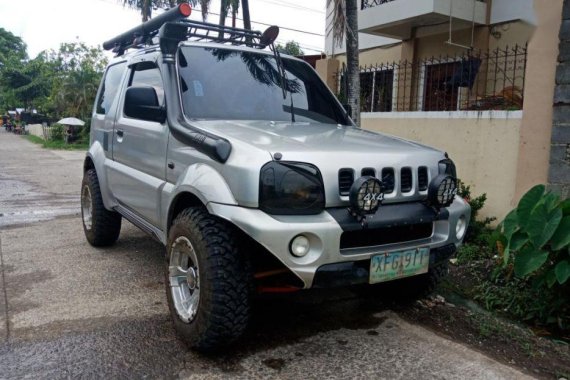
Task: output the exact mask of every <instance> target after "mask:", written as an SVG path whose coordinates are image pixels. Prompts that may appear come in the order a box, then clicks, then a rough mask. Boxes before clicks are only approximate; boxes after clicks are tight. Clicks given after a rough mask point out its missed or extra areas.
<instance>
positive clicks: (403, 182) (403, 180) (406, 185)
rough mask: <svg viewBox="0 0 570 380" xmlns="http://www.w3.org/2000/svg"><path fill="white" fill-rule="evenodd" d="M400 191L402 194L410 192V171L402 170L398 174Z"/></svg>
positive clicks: (409, 169) (408, 169) (407, 169)
mask: <svg viewBox="0 0 570 380" xmlns="http://www.w3.org/2000/svg"><path fill="white" fill-rule="evenodd" d="M400 190H401V191H402V193H408V192H410V191H412V169H411V168H402V172H401V173H400Z"/></svg>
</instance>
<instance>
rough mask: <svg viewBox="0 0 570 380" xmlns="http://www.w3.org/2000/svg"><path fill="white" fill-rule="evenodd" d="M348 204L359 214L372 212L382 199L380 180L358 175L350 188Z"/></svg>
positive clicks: (376, 208)
mask: <svg viewBox="0 0 570 380" xmlns="http://www.w3.org/2000/svg"><path fill="white" fill-rule="evenodd" d="M349 197H350V206H351V207H352V210H353V211H356V212H358V213H361V214H373V213H375V212H376V210H378V207H380V204H381V203H382V201H383V200H384V192H383V191H382V182H381V181H380V180H379V179H378V178H374V177H360V178H358V179H357V180H356V181H354V183H353V184H352V187H351V188H350V193H349Z"/></svg>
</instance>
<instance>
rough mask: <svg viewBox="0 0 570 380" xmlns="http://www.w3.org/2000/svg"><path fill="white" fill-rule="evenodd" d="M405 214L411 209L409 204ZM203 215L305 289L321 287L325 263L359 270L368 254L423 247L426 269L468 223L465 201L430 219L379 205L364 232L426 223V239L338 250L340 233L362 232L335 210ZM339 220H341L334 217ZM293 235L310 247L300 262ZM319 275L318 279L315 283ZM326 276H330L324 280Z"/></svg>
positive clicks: (215, 208) (234, 209) (212, 207)
mask: <svg viewBox="0 0 570 380" xmlns="http://www.w3.org/2000/svg"><path fill="white" fill-rule="evenodd" d="M394 206H396V205H394ZM414 207H415V206H414ZM407 209H408V210H414V208H413V207H412V205H411V206H410V207H408V208H407ZM208 210H209V212H210V213H211V214H213V215H217V216H218V217H221V218H223V219H226V220H228V221H230V222H231V223H233V224H234V225H236V226H237V227H239V228H240V229H241V230H243V231H244V232H245V233H247V234H248V235H249V236H251V237H252V238H253V239H255V240H256V241H257V242H259V243H260V244H261V245H262V246H263V247H265V248H266V249H267V250H268V251H269V252H271V253H272V254H273V255H274V256H275V257H277V258H278V259H279V260H280V261H281V262H282V263H283V264H284V265H285V266H286V267H287V268H289V269H290V270H291V271H292V272H293V273H294V274H295V275H297V276H298V277H299V278H300V279H301V280H302V281H303V283H304V284H305V288H311V287H314V286H319V287H320V286H323V285H322V284H321V280H320V279H319V281H318V283H315V275H316V274H317V272H323V273H324V272H330V271H327V270H326V269H327V268H329V269H332V268H334V267H327V266H328V265H330V264H342V263H344V264H345V265H344V266H342V265H341V266H339V267H338V268H339V269H340V271H342V270H345V269H347V268H348V267H349V266H350V265H353V264H354V263H360V264H358V265H357V267H358V266H359V265H360V266H366V265H365V264H364V265H362V263H366V261H368V262H370V258H371V257H372V256H373V255H377V254H380V253H385V252H388V251H397V250H404V249H410V248H415V247H429V248H430V265H432V261H434V260H435V261H437V257H436V256H437V255H438V253H437V252H440V251H442V250H441V248H442V247H450V246H453V252H454V251H455V249H456V248H457V247H458V246H459V245H460V244H461V240H459V239H457V237H456V234H455V228H456V224H457V221H458V220H459V218H460V217H461V216H463V217H464V218H465V220H469V216H470V214H471V209H470V207H469V205H468V204H467V202H465V201H464V200H463V199H461V198H459V197H456V198H455V200H454V202H453V203H452V204H451V206H449V207H448V208H447V209H445V210H442V211H441V212H440V213H439V214H437V215H435V216H433V215H432V217H431V218H429V215H428V214H425V213H422V212H412V213H411V214H409V215H402V213H401V212H391V213H390V212H388V211H389V210H393V211H396V210H399V209H396V208H390V206H388V205H387V206H382V207H380V209H379V210H378V214H377V215H378V216H376V215H375V216H374V218H372V221H373V222H371V223H369V225H368V229H370V230H371V231H374V228H382V227H386V226H392V227H393V226H396V227H397V226H402V225H409V224H413V223H418V222H422V223H425V222H429V223H432V224H433V229H432V233H431V236H429V237H424V238H421V239H416V240H412V241H404V242H401V241H396V242H394V241H393V240H386V241H387V243H386V244H380V245H373V246H365V247H350V248H342V249H341V237H342V235H343V232H345V231H350V230H354V229H356V228H362V227H359V226H358V224H356V225H355V224H354V223H353V222H352V221H350V220H348V219H345V218H344V214H343V213H342V212H340V211H339V209H334V210H329V211H330V212H329V211H324V212H322V213H320V214H318V215H299V216H297V215H268V214H266V213H265V212H263V211H261V210H258V209H250V208H244V207H239V206H231V205H224V204H219V203H208ZM345 212H346V210H345ZM404 214H405V213H404ZM339 215H342V216H343V217H339ZM299 234H303V235H305V236H306V237H307V238H308V239H309V241H310V243H311V248H310V250H309V253H307V255H306V256H304V257H295V256H293V255H291V253H290V251H289V244H290V242H291V240H292V239H293V238H294V237H296V236H297V235H299ZM443 251H444V252H449V248H445V249H444V250H443ZM453 252H451V254H452V253H453ZM448 256H449V255H447V257H448ZM435 261H434V263H435ZM351 268H352V267H351ZM351 270H352V269H351ZM359 273H360V276H363V275H364V274H363V273H364V272H361V271H360V272H359ZM320 276H321V275H320V274H319V278H320ZM326 276H329V277H330V275H326ZM358 281H360V280H358ZM328 282H329V281H325V283H328Z"/></svg>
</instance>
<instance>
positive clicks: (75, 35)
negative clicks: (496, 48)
mask: <svg viewBox="0 0 570 380" xmlns="http://www.w3.org/2000/svg"><path fill="white" fill-rule="evenodd" d="M325 3H326V0H250V1H249V7H250V16H251V20H252V27H253V28H254V29H257V30H261V31H263V30H265V29H266V28H267V26H266V25H261V24H258V23H256V21H259V22H262V23H265V24H270V25H278V26H280V27H281V28H282V29H281V32H280V34H279V38H278V42H281V43H283V44H284V43H286V42H287V41H290V40H295V41H297V42H299V43H300V45H301V49H302V50H303V51H304V52H305V54H319V53H320V52H322V51H324V44H325V37H324V33H325ZM197 8H198V9H199V6H198V7H197ZM219 8H220V1H219V0H212V2H211V7H210V11H211V12H213V13H219ZM241 17H242V14H241V9H240V13H239V14H238V18H241ZM190 18H191V19H196V20H201V19H202V16H201V12H200V11H199V10H193V12H192V15H191V16H190ZM208 21H209V22H213V23H216V24H217V23H218V22H219V16H217V15H210V16H209V18H208ZM141 22H142V21H141V16H140V11H138V10H134V9H129V8H125V7H124V6H123V5H122V1H121V0H49V1H46V0H0V27H2V28H4V29H6V30H8V31H10V32H12V33H13V34H15V35H17V36H19V37H21V38H22V39H23V40H24V42H25V43H26V44H27V46H28V55H29V56H30V57H31V58H34V57H35V56H36V55H37V54H38V53H39V52H41V51H43V50H46V49H58V47H59V45H60V44H61V43H63V42H78V41H81V42H85V43H87V45H90V46H97V45H102V44H103V42H104V41H106V40H108V39H110V38H112V37H115V36H116V35H118V34H120V33H122V32H125V31H127V30H128V29H131V28H133V27H135V26H137V25H139V24H140V23H141ZM237 23H238V24H237V26H238V27H243V23H242V21H240V20H238V21H237ZM226 25H231V19H230V18H228V19H227V21H226ZM284 28H290V29H297V30H299V31H304V32H309V33H312V34H309V33H301V32H297V31H291V30H286V29H284Z"/></svg>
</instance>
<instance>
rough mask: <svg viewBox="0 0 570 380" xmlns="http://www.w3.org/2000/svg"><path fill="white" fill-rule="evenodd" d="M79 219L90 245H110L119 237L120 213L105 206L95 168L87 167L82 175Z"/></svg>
mask: <svg viewBox="0 0 570 380" xmlns="http://www.w3.org/2000/svg"><path fill="white" fill-rule="evenodd" d="M81 219H82V221H83V231H84V232H85V237H86V238H87V241H88V242H89V244H91V245H92V246H94V247H106V246H110V245H113V244H114V243H115V242H116V241H117V239H118V238H119V234H120V232H121V220H122V218H121V215H120V214H119V213H117V212H115V211H109V210H107V209H106V208H105V205H104V204H103V197H102V196H101V189H100V188H99V180H98V178H97V173H96V172H95V169H89V170H87V171H86V172H85V174H84V175H83V182H82V183H81Z"/></svg>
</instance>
